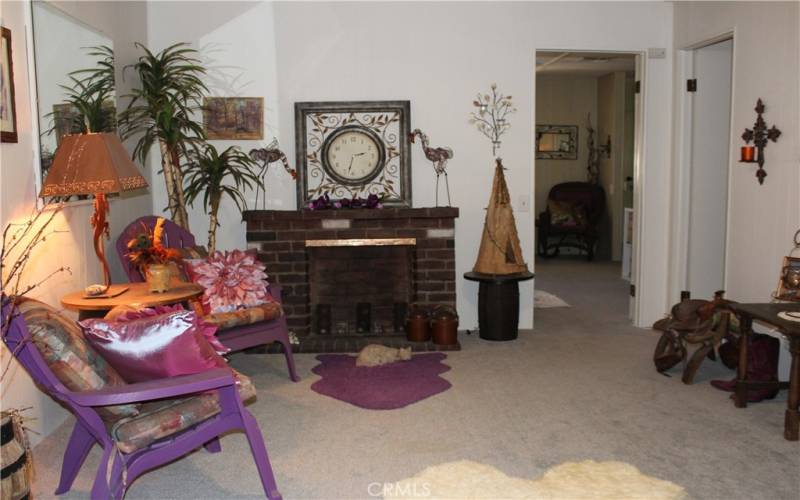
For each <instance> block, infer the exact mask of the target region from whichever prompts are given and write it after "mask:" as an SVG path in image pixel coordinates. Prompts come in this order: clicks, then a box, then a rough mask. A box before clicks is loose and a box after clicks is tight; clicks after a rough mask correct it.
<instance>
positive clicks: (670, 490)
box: [383, 460, 688, 500]
mask: <svg viewBox="0 0 800 500" xmlns="http://www.w3.org/2000/svg"><path fill="white" fill-rule="evenodd" d="M383 493H384V498H386V499H395V498H427V499H431V500H432V499H476V500H477V499H523V498H524V499H541V500H644V499H647V500H684V499H687V498H688V495H687V493H686V490H684V489H683V488H682V487H680V486H678V485H677V484H674V483H671V482H669V481H663V480H661V479H656V478H653V477H650V476H646V475H644V474H642V473H641V472H639V469H637V468H636V467H634V466H633V465H630V464H627V463H624V462H595V461H594V460H585V461H583V462H566V463H563V464H561V465H557V466H555V467H552V468H551V469H549V470H548V471H547V472H545V473H544V474H543V475H542V476H541V477H540V478H538V479H532V480H531V479H522V478H516V477H510V476H507V475H506V474H504V473H503V472H501V471H499V470H498V469H495V468H494V467H492V466H489V465H484V464H480V463H477V462H472V461H469V460H461V461H458V462H448V463H444V464H440V465H434V466H433V467H428V468H427V469H425V470H423V471H422V472H420V473H419V474H416V475H415V476H413V477H410V478H408V479H404V480H402V481H399V482H397V483H388V484H386V485H384V491H383Z"/></svg>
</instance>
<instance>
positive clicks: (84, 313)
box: [61, 283, 203, 320]
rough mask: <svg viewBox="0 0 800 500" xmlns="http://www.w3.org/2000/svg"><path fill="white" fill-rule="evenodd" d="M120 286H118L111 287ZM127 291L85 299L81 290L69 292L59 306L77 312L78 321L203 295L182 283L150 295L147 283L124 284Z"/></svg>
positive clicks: (198, 290) (197, 289) (190, 284)
mask: <svg viewBox="0 0 800 500" xmlns="http://www.w3.org/2000/svg"><path fill="white" fill-rule="evenodd" d="M114 286H120V285H112V287H114ZM123 286H125V287H127V288H128V289H127V290H126V291H124V292H122V293H121V294H119V295H116V296H114V297H107V298H106V297H104V298H87V297H84V293H83V290H78V291H75V292H70V293H68V294H66V295H64V296H63V297H61V305H63V306H64V307H66V308H67V309H70V310H72V311H78V319H79V320H81V319H86V318H97V317H102V316H105V314H106V313H107V312H108V311H110V310H111V309H113V308H115V307H117V306H137V307H153V306H163V305H170V304H177V303H178V302H186V301H188V300H190V299H193V298H196V297H199V296H200V295H202V294H203V287H201V286H200V285H196V284H194V283H182V284H180V285H176V286H173V287H172V288H170V289H169V290H168V291H166V292H164V293H151V292H150V291H149V290H148V288H147V283H126V284H125V285H123Z"/></svg>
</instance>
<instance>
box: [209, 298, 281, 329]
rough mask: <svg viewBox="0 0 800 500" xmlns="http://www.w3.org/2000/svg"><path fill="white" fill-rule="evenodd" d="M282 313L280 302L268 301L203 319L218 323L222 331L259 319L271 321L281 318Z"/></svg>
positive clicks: (210, 315) (256, 321) (250, 323)
mask: <svg viewBox="0 0 800 500" xmlns="http://www.w3.org/2000/svg"><path fill="white" fill-rule="evenodd" d="M282 315H283V308H282V307H281V305H280V304H279V303H277V302H267V303H265V304H261V305H258V306H253V307H248V308H247V309H239V310H238V311H233V312H222V313H216V314H209V315H207V316H205V317H204V318H203V319H204V320H205V321H207V322H209V323H211V324H214V325H217V328H218V329H219V331H222V330H227V329H229V328H234V327H237V326H242V325H252V324H253V323H258V322H259V321H270V320H273V319H276V318H280V317H281V316H282Z"/></svg>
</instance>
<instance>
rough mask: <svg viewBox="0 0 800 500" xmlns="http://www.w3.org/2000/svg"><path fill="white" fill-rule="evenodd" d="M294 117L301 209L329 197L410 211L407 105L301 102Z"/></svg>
mask: <svg viewBox="0 0 800 500" xmlns="http://www.w3.org/2000/svg"><path fill="white" fill-rule="evenodd" d="M294 115H295V138H296V147H295V150H296V153H297V174H298V175H297V201H298V205H299V206H300V207H305V206H307V205H308V203H309V202H310V201H312V200H315V199H317V198H319V197H320V196H324V195H326V194H327V195H328V196H330V197H331V199H337V200H338V199H342V198H353V197H360V198H366V197H367V196H369V195H371V194H374V195H377V196H379V197H380V198H381V199H382V200H383V203H384V204H385V205H389V206H407V207H410V206H411V157H410V151H409V142H408V133H409V131H410V127H409V123H410V121H411V116H410V115H411V105H410V102H409V101H346V102H298V103H295V105H294Z"/></svg>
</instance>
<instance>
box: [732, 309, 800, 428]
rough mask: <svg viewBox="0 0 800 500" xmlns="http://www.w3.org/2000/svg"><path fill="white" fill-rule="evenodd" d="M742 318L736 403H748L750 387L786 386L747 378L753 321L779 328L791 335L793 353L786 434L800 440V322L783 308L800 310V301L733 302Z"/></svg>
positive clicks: (780, 383)
mask: <svg viewBox="0 0 800 500" xmlns="http://www.w3.org/2000/svg"><path fill="white" fill-rule="evenodd" d="M729 307H730V309H731V311H733V313H734V314H736V316H738V317H739V320H740V329H741V338H740V339H739V366H738V368H737V381H736V393H735V399H734V403H735V404H736V406H737V407H738V408H744V407H746V406H747V390H748V388H750V387H759V386H760V387H764V386H765V385H769V386H778V387H780V388H783V387H784V386H785V384H784V383H782V382H753V381H748V380H747V350H748V345H749V342H750V335H752V333H753V320H756V321H760V322H762V323H765V324H767V325H770V326H773V327H775V328H776V329H777V330H778V331H779V332H781V333H782V334H783V335H785V336H786V337H788V339H789V350H790V352H791V353H792V366H791V368H790V369H789V398H788V402H787V404H786V406H787V408H786V415H785V417H784V428H783V437H785V438H786V439H787V440H789V441H797V440H798V439H800V323H798V322H794V321H789V320H785V319H782V318H780V317H779V316H778V313H779V312H781V311H794V312H800V304H787V303H777V304H730V305H729Z"/></svg>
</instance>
